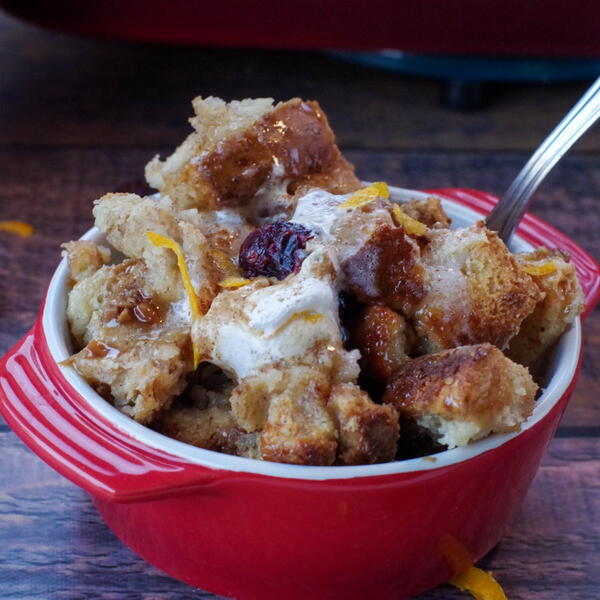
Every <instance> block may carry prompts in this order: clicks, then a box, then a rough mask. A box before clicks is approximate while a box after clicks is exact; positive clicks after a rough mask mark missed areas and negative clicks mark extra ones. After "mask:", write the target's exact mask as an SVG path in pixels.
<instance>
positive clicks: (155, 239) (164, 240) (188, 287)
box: [146, 231, 202, 369]
mask: <svg viewBox="0 0 600 600" xmlns="http://www.w3.org/2000/svg"><path fill="white" fill-rule="evenodd" d="M146 236H147V237H148V239H149V240H150V241H151V242H152V244H154V245H155V246H156V247H157V248H168V249H169V250H171V251H172V252H173V253H174V254H175V256H176V257H177V266H178V267H179V272H180V273H181V279H182V280H183V287H184V288H185V291H186V293H187V297H188V302H189V303H190V312H191V313H192V319H197V318H198V317H201V316H202V313H201V312H200V303H199V302H198V296H197V295H196V292H195V290H194V286H193V285H192V280H191V279H190V274H189V272H188V270H187V266H186V264H185V257H184V256H183V250H182V249H181V247H180V246H179V244H178V243H177V242H176V241H174V240H172V239H171V238H168V237H166V236H164V235H161V234H160V233H154V231H146ZM192 347H193V351H194V369H195V368H196V367H197V366H198V363H199V362H200V352H199V351H198V348H196V345H195V344H194V343H193V340H192Z"/></svg>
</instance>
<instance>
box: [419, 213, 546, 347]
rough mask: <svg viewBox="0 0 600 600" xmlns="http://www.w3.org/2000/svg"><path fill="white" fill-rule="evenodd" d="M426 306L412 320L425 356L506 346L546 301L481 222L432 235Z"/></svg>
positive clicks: (425, 258) (426, 255)
mask: <svg viewBox="0 0 600 600" xmlns="http://www.w3.org/2000/svg"><path fill="white" fill-rule="evenodd" d="M426 238H427V241H428V243H427V244H426V245H425V246H424V247H423V251H422V255H421V257H422V263H423V265H424V268H425V271H426V273H427V276H426V284H425V294H424V298H423V300H422V302H421V303H420V304H419V306H418V307H417V308H416V310H414V311H413V312H412V313H409V314H408V316H409V318H410V319H411V320H412V323H413V325H414V327H415V329H416V331H417V335H418V336H419V337H420V338H421V346H422V351H423V352H424V353H432V352H439V351H440V350H444V349H447V348H454V347H457V346H461V345H469V344H478V343H485V342H489V343H491V344H494V345H496V346H498V347H499V348H500V349H503V348H505V347H506V345H507V344H508V342H509V341H510V339H511V338H512V337H513V336H514V335H516V334H517V332H518V331H519V327H520V325H521V323H522V321H523V319H525V317H527V316H528V315H529V314H530V313H531V312H532V311H533V309H534V307H535V305H536V304H537V302H539V300H540V299H541V297H542V294H541V292H540V291H539V289H538V287H537V286H536V285H535V283H534V282H533V280H532V279H531V277H530V276H529V275H528V274H527V273H526V272H525V271H524V270H523V268H522V266H521V265H519V263H518V262H517V261H516V260H515V259H514V257H513V256H512V254H511V253H510V252H509V251H508V249H507V248H506V246H505V245H504V243H503V242H502V241H501V240H500V238H499V237H498V236H497V235H496V234H495V233H493V232H492V231H490V230H489V229H487V228H486V227H485V226H484V224H483V223H477V224H475V225H472V226H470V227H466V228H464V229H458V230H448V229H440V230H429V231H428V233H427V236H426Z"/></svg>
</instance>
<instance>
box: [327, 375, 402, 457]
mask: <svg viewBox="0 0 600 600" xmlns="http://www.w3.org/2000/svg"><path fill="white" fill-rule="evenodd" d="M327 406H328V408H329V411H330V413H331V414H332V415H333V418H334V421H335V423H336V426H337V430H338V436H339V441H338V451H337V462H338V463H340V464H343V465H367V464H374V463H380V462H388V461H390V460H393V459H394V456H395V455H396V447H397V444H398V437H399V431H400V428H399V425H398V415H397V413H396V410H395V409H394V408H393V407H392V406H389V405H388V406H382V405H380V404H375V403H374V402H373V401H372V400H371V399H370V398H369V396H368V394H367V393H366V392H363V391H362V390H361V389H360V388H359V387H357V386H356V385H354V384H351V383H342V384H338V385H334V386H333V388H332V390H331V395H330V397H329V401H328V404H327Z"/></svg>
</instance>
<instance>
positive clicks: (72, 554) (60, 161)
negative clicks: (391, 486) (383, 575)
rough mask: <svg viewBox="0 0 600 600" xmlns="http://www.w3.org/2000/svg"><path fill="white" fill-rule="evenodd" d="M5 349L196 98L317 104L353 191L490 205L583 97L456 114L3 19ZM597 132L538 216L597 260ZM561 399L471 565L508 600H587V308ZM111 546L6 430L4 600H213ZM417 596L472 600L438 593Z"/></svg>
mask: <svg viewBox="0 0 600 600" xmlns="http://www.w3.org/2000/svg"><path fill="white" fill-rule="evenodd" d="M0 57H1V58H0V219H19V220H24V221H28V222H30V223H32V224H33V225H34V226H35V228H36V233H35V235H33V236H32V237H30V238H19V237H17V236H14V235H10V234H5V233H0V353H3V352H4V351H6V350H7V349H8V348H9V347H10V346H11V345H12V344H13V343H15V342H16V341H17V340H18V339H19V337H20V336H21V335H23V333H24V332H25V331H26V330H27V329H28V328H29V326H30V325H31V323H32V322H33V320H34V318H35V316H36V312H37V309H38V306H39V304H40V300H41V298H42V295H43V293H44V289H45V286H46V285H47V283H48V280H49V278H50V274H51V272H52V270H53V268H54V267H55V265H56V264H57V262H58V260H59V243H60V242H61V241H64V240H69V239H72V238H77V237H78V236H79V235H80V234H81V233H83V232H84V231H85V230H86V229H87V228H88V227H89V226H90V225H91V222H92V218H91V202H92V201H93V200H94V199H95V198H97V197H99V196H100V195H102V194H103V193H104V192H108V191H139V190H142V191H143V190H144V182H143V166H144V164H145V163H146V162H147V161H148V159H150V158H151V157H152V156H153V155H154V154H155V153H157V152H162V153H164V152H167V151H169V150H170V149H171V148H173V146H174V145H175V144H177V143H179V141H180V140H182V139H183V137H184V135H186V133H187V132H188V126H187V123H186V120H185V119H186V117H187V116H189V114H190V111H191V107H190V104H189V102H190V99H191V98H192V97H193V96H195V95H197V94H202V95H210V94H212V95H217V96H221V97H224V98H227V99H231V98H243V97H249V96H250V97H256V96H274V97H275V98H276V99H286V98H288V97H292V96H295V95H299V96H303V97H306V98H316V99H318V100H319V101H320V102H321V103H322V105H323V107H324V109H325V110H326V112H327V114H328V115H329V117H330V120H331V122H332V125H333V127H334V129H335V131H336V132H337V135H338V138H339V142H340V145H341V146H342V148H343V150H344V151H345V152H346V154H347V156H348V157H349V158H350V159H351V160H352V161H354V163H355V164H356V166H357V170H358V173H359V175H360V176H362V177H363V178H364V179H376V180H378V179H383V180H387V181H389V182H390V183H392V184H396V185H400V186H403V187H408V188H423V187H443V186H461V187H472V188H478V189H482V190H486V191H489V192H494V193H500V192H502V190H503V189H504V188H505V187H506V185H507V183H508V182H510V180H511V178H512V177H513V176H514V175H515V174H516V172H517V171H518V169H519V168H520V166H521V165H522V164H523V162H524V160H525V159H526V157H527V155H528V153H529V152H531V151H532V150H533V149H534V148H535V146H536V145H537V144H538V143H539V142H540V141H541V140H542V139H543V137H544V136H545V135H546V133H547V132H548V131H549V130H550V129H551V128H552V127H553V126H554V124H555V123H556V122H557V121H558V120H559V118H560V117H561V116H562V115H563V114H564V113H565V112H566V110H567V109H568V108H569V107H570V106H571V105H572V104H573V103H574V102H575V100H576V99H577V98H578V97H579V95H580V94H581V93H582V91H583V90H584V89H585V85H583V84H560V85H558V84H553V85H545V86H541V85H539V86H536V85H505V86H502V87H498V88H496V89H494V90H492V96H491V103H490V105H489V106H488V107H487V108H486V109H484V110H482V111H479V112H473V113H460V112H453V111H450V110H448V109H445V108H443V107H442V106H441V105H440V104H439V102H438V93H439V86H438V84H437V83H436V82H434V81H431V80H427V79H419V78H408V77H402V76H398V75H395V74H389V73H385V72H379V71H376V70H371V69H368V68H364V67H357V66H352V65H349V64H346V63H341V62H338V61H337V60H336V59H334V58H331V57H327V56H324V55H321V54H318V53H288V52H283V51H281V52H279V51H270V52H266V51H257V50H250V51H245V50H230V49H202V48H183V47H179V48H172V47H161V46H155V45H135V44H129V43H124V42H110V41H99V40H85V39H77V38H71V37H67V36H63V35H61V34H57V33H52V32H47V31H41V30H39V29H36V28H33V27H30V26H28V25H24V24H22V23H18V22H16V21H14V20H11V19H9V18H7V17H3V16H0ZM599 195H600V130H596V132H595V133H594V132H592V133H591V134H589V135H588V136H587V137H586V138H585V139H584V140H583V141H582V142H581V143H580V144H579V146H578V147H577V149H576V150H575V151H574V152H573V153H572V154H571V155H570V156H569V157H568V158H566V159H565V160H564V161H563V162H562V163H561V164H560V165H559V166H558V167H557V168H556V169H555V171H554V172H553V173H552V174H551V176H550V177H549V178H548V180H547V181H546V182H545V183H544V186H543V189H541V190H540V191H539V193H538V196H537V199H536V202H535V206H534V209H533V212H534V213H536V214H538V215H539V216H541V217H542V218H544V219H546V220H547V221H549V222H550V223H552V224H553V225H555V226H556V227H558V228H559V229H561V230H562V231H564V232H565V233H566V234H567V235H569V236H571V237H572V238H573V239H574V240H575V241H577V242H578V243H579V244H580V245H581V246H583V247H584V248H585V249H587V250H588V251H589V252H590V253H591V254H592V255H594V256H596V257H597V256H599V255H600V252H599V250H600V235H599V232H600V211H599V210H598V209H599V207H600V198H599V197H598V196H599ZM585 331H586V350H585V357H584V361H583V370H582V374H581V378H580V380H579V384H578V386H577V389H576V391H575V393H574V395H573V399H572V401H571V404H570V406H569V408H568V410H567V413H566V415H565V417H564V419H563V422H562V425H561V427H560V429H559V430H558V433H557V436H556V439H555V440H554V441H553V442H552V445H551V447H550V450H549V452H548V455H547V457H546V459H545V460H544V463H543V465H542V467H541V469H540V471H539V473H538V475H537V477H536V479H535V481H534V483H533V486H532V488H531V490H530V492H529V495H528V496H527V499H526V501H525V504H524V506H523V508H522V510H521V512H520V514H519V516H518V518H517V520H516V522H515V523H514V525H513V526H512V528H511V530H510V532H509V534H508V535H507V536H506V538H505V539H504V540H503V541H502V542H501V543H500V544H499V545H498V546H497V547H496V548H495V549H494V550H493V551H492V552H491V553H490V554H489V555H488V556H487V557H486V558H485V559H484V560H483V561H482V563H481V564H482V565H483V566H484V567H485V568H487V569H491V570H493V571H494V573H495V574H496V576H497V578H498V580H499V581H500V582H501V583H502V585H503V587H504V589H505V590H506V593H507V595H508V598H510V599H511V600H517V599H527V600H537V599H540V600H541V599H544V600H559V599H560V600H564V599H570V600H588V599H589V600H592V599H597V598H598V597H600V403H599V401H598V400H599V396H600V364H599V361H598V359H599V358H600V344H599V341H600V313H599V312H598V311H596V313H594V314H592V315H591V316H590V318H589V319H588V321H587V322H586V325H585ZM213 597H214V596H212V595H210V594H208V593H206V592H202V591H199V590H194V589H193V588H190V587H187V586H186V585H184V584H182V583H179V582H177V581H175V580H173V579H171V578H169V577H167V576H165V575H164V574H162V573H160V572H159V571H158V570H157V569H155V568H153V567H151V566H149V565H148V564H146V563H145V562H144V561H143V560H141V559H140V558H138V557H137V556H136V555H134V554H133V553H132V552H131V551H130V550H128V549H127V548H125V547H124V546H123V545H122V544H121V543H120V542H119V541H118V540H117V539H116V538H115V537H114V536H113V534H112V533H111V532H110V531H109V530H108V529H107V527H106V526H105V525H104V523H103V522H102V521H101V520H100V518H99V517H98V515H97V514H96V512H95V510H94V508H93V507H92V504H91V503H90V500H89V498H88V497H87V496H86V494H85V493H84V492H82V491H81V490H80V489H79V488H77V487H75V486H74V485H72V484H71V483H69V482H68V481H66V480H65V479H63V478H62V477H60V476H59V475H58V474H56V473H55V472H54V471H52V470H51V469H50V468H49V467H47V466H46V465H45V464H44V463H42V461H40V460H39V459H38V458H37V457H35V456H34V455H33V454H32V453H31V452H30V451H29V450H28V449H27V448H26V447H25V446H24V445H23V444H22V443H21V442H20V441H19V440H18V439H17V437H16V436H15V435H14V434H13V433H12V432H11V431H10V429H9V428H8V427H7V426H6V425H5V424H4V422H2V421H1V420H0V599H9V598H10V599H11V600H14V599H24V598H43V599H45V600H54V599H60V600H79V599H83V598H85V599H96V598H106V599H111V600H123V599H134V598H135V599H137V598H142V599H153V600H154V599H169V600H171V599H173V600H175V599H178V600H179V599H183V598H213ZM419 598H420V600H426V599H429V600H433V599H437V600H440V599H451V600H452V599H457V600H458V599H460V598H467V595H466V594H463V593H460V592H458V591H456V590H454V589H453V588H450V587H441V588H438V589H437V590H434V591H432V592H430V593H427V594H423V595H421V596H420V597H419Z"/></svg>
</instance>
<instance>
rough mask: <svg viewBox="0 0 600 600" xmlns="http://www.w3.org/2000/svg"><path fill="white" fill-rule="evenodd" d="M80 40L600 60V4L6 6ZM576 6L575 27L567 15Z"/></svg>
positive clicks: (73, 2) (76, 2)
mask: <svg viewBox="0 0 600 600" xmlns="http://www.w3.org/2000/svg"><path fill="white" fill-rule="evenodd" d="M0 7H2V8H3V9H4V10H6V11H7V12H9V13H12V14H13V15H15V16H17V17H19V18H21V19H25V20H27V21H31V22H32V23H37V24H39V25H44V26H46V27H52V28H55V29H59V30H63V31H69V32H73V33H77V34H80V35H88V36H102V37H111V38H121V39H128V40H147V41H158V42H168V43H180V44H181V43H184V44H202V45H209V46H236V47H240V46H254V47H262V48H313V49H326V48H330V49H331V48H338V49H339V48H345V49H355V50H380V49H382V48H394V49H399V50H403V51H405V52H422V53H444V54H468V55H473V54H475V55H485V56H537V57H539V56H554V57H564V56H570V57H597V56H599V55H600V38H599V36H598V28H597V24H598V18H599V17H600V5H599V4H598V2H597V1H596V0H579V1H578V2H576V4H575V5H574V6H572V5H567V4H565V2H564V0H529V1H528V2H523V1H522V0H502V1H501V2H500V1H499V0H497V1H493V0H492V1H488V2H481V1H480V0H453V1H452V2H451V3H450V2H448V1H447V0H429V1H428V2H414V1H412V0H404V1H402V0H398V1H396V2H389V1H388V0H370V2H368V3H366V2H364V0H304V1H303V2H302V3H301V4H292V3H289V2H275V1H274V0H226V1H225V2H217V3H215V4H213V3H212V2H201V1H198V0H197V1H196V2H190V1H189V0H170V2H168V3H166V2H164V0H101V1H98V0H87V1H86V2H81V1H80V0H36V2H24V1H23V0H0ZM568 8H571V10H569V11H568V26H567V25H566V23H565V21H566V18H565V17H566V15H567V10H568Z"/></svg>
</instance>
